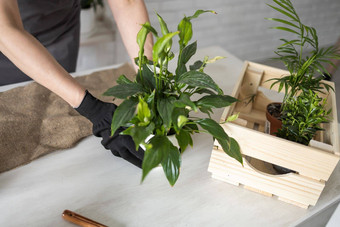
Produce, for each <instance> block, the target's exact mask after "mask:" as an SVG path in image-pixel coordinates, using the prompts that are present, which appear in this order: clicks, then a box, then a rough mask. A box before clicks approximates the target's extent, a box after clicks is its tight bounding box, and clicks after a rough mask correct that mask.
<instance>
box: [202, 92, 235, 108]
mask: <svg viewBox="0 0 340 227" xmlns="http://www.w3.org/2000/svg"><path fill="white" fill-rule="evenodd" d="M237 101H238V100H237V99H236V98H234V97H232V96H229V95H207V96H204V97H202V98H201V99H199V100H198V101H197V102H196V105H197V106H203V107H210V108H222V107H226V106H230V105H231V104H232V103H234V102H237Z"/></svg>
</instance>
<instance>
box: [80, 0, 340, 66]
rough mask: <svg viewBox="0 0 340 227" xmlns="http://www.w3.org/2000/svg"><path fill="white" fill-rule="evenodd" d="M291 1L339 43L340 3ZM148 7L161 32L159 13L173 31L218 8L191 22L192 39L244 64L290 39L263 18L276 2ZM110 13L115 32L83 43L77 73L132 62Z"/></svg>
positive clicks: (150, 2) (192, 1)
mask: <svg viewBox="0 0 340 227" xmlns="http://www.w3.org/2000/svg"><path fill="white" fill-rule="evenodd" d="M292 2H293V4H294V6H295V8H296V10H297V12H298V13H299V16H300V18H301V20H302V21H303V23H305V24H307V25H309V26H313V27H315V28H316V29H317V31H318V34H319V39H320V45H322V46H326V45H330V44H334V43H335V41H336V40H337V38H338V37H340V0H292ZM145 3H146V5H147V8H148V11H149V15H150V20H151V24H152V25H153V26H154V27H156V28H158V29H159V26H158V20H157V17H156V14H155V11H156V12H158V13H159V14H160V15H161V16H162V17H163V18H164V20H165V21H166V22H167V23H168V27H169V29H170V30H172V31H175V30H176V29H177V24H178V23H179V21H180V20H181V19H182V17H183V16H184V15H187V16H190V15H192V14H193V13H194V12H195V11H196V10H197V9H205V10H206V9H211V10H215V11H216V12H217V13H218V14H217V15H213V14H210V13H209V14H203V15H201V16H200V17H199V18H197V19H195V20H193V21H192V22H193V30H194V35H193V40H197V41H198V47H199V48H202V47H206V46H211V45H219V46H221V47H223V48H224V49H226V50H227V51H229V52H231V53H232V54H234V55H235V56H237V57H239V58H240V59H241V60H251V61H260V62H261V61H263V60H265V59H267V58H271V57H274V56H275V54H274V53H273V51H274V50H275V49H276V47H277V46H278V45H280V44H281V43H280V41H279V38H287V37H286V35H287V34H286V33H285V32H282V31H277V30H274V29H269V27H271V26H277V24H276V23H273V22H271V21H268V20H265V19H264V18H265V17H278V16H280V15H279V13H277V12H276V11H274V10H273V9H271V8H270V7H269V6H267V5H266V3H272V1H271V0H145ZM105 10H106V16H107V18H108V19H107V20H106V21H111V22H110V23H109V24H106V25H105V26H106V27H107V29H109V30H111V31H106V32H104V33H107V36H110V37H109V38H107V39H108V40H107V41H105V42H103V41H102V39H99V38H98V40H99V41H98V42H97V43H96V42H94V43H92V44H86V43H82V44H81V49H80V53H79V55H80V56H79V61H78V71H79V70H80V71H81V70H85V69H88V68H93V67H100V66H105V65H111V64H117V63H122V62H126V61H129V58H128V56H127V53H126V50H125V48H124V46H123V43H122V40H121V38H120V35H119V33H118V32H116V31H112V29H113V30H114V29H116V27H115V26H112V22H113V17H112V14H111V11H110V10H109V7H108V6H107V5H106V7H105ZM97 27H98V28H100V27H102V26H97ZM99 30H100V29H99ZM94 33H96V34H97V33H98V32H97V31H94ZM102 33H103V32H102ZM97 35H98V34H97ZM99 36H100V35H99ZM112 36H113V37H112ZM91 39H92V38H91ZM176 50H178V48H177V45H176V42H174V52H176ZM89 53H91V57H92V58H91V59H89ZM84 59H85V60H86V61H85V60H84ZM89 61H90V63H89Z"/></svg>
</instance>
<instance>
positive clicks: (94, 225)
mask: <svg viewBox="0 0 340 227" xmlns="http://www.w3.org/2000/svg"><path fill="white" fill-rule="evenodd" d="M62 216H63V218H64V219H65V220H67V221H69V222H72V223H74V224H76V225H79V226H83V227H108V226H106V225H103V224H100V223H98V222H95V221H93V220H91V219H89V218H86V217H84V216H81V215H79V214H77V213H74V212H73V211H70V210H64V212H63V215H62Z"/></svg>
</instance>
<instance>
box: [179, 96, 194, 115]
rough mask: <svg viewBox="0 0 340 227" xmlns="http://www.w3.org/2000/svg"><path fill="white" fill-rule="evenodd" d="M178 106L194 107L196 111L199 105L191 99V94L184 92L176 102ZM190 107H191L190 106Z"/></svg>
mask: <svg viewBox="0 0 340 227" xmlns="http://www.w3.org/2000/svg"><path fill="white" fill-rule="evenodd" d="M175 106H176V107H180V108H188V109H192V110H194V111H195V112H196V111H197V107H196V105H195V103H194V102H192V101H191V100H190V96H189V95H188V94H186V93H182V94H181V96H180V97H179V99H178V100H177V101H176V102H175ZM189 107H190V108H189Z"/></svg>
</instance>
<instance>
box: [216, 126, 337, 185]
mask: <svg viewBox="0 0 340 227" xmlns="http://www.w3.org/2000/svg"><path fill="white" fill-rule="evenodd" d="M222 127H223V128H224V130H225V131H226V132H227V134H228V135H229V136H231V137H233V138H235V139H236V140H237V142H238V143H239V144H240V147H241V152H242V154H244V155H248V156H250V157H254V158H257V159H261V160H264V161H266V162H270V163H273V164H276V165H280V166H283V167H286V168H289V169H292V170H295V171H297V172H299V173H300V174H301V175H304V176H307V177H311V178H314V179H322V180H325V181H327V180H328V178H329V177H330V175H331V173H332V172H333V170H334V168H335V166H336V165H337V163H338V160H339V157H338V156H336V155H333V154H329V153H325V152H320V151H319V150H317V149H315V148H312V147H308V146H304V145H301V144H297V143H294V142H291V141H287V140H285V139H281V138H278V137H275V136H271V135H268V134H264V133H261V132H257V131H255V130H251V129H248V128H245V127H242V126H238V125H235V124H232V123H227V124H223V125H222Z"/></svg>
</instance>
